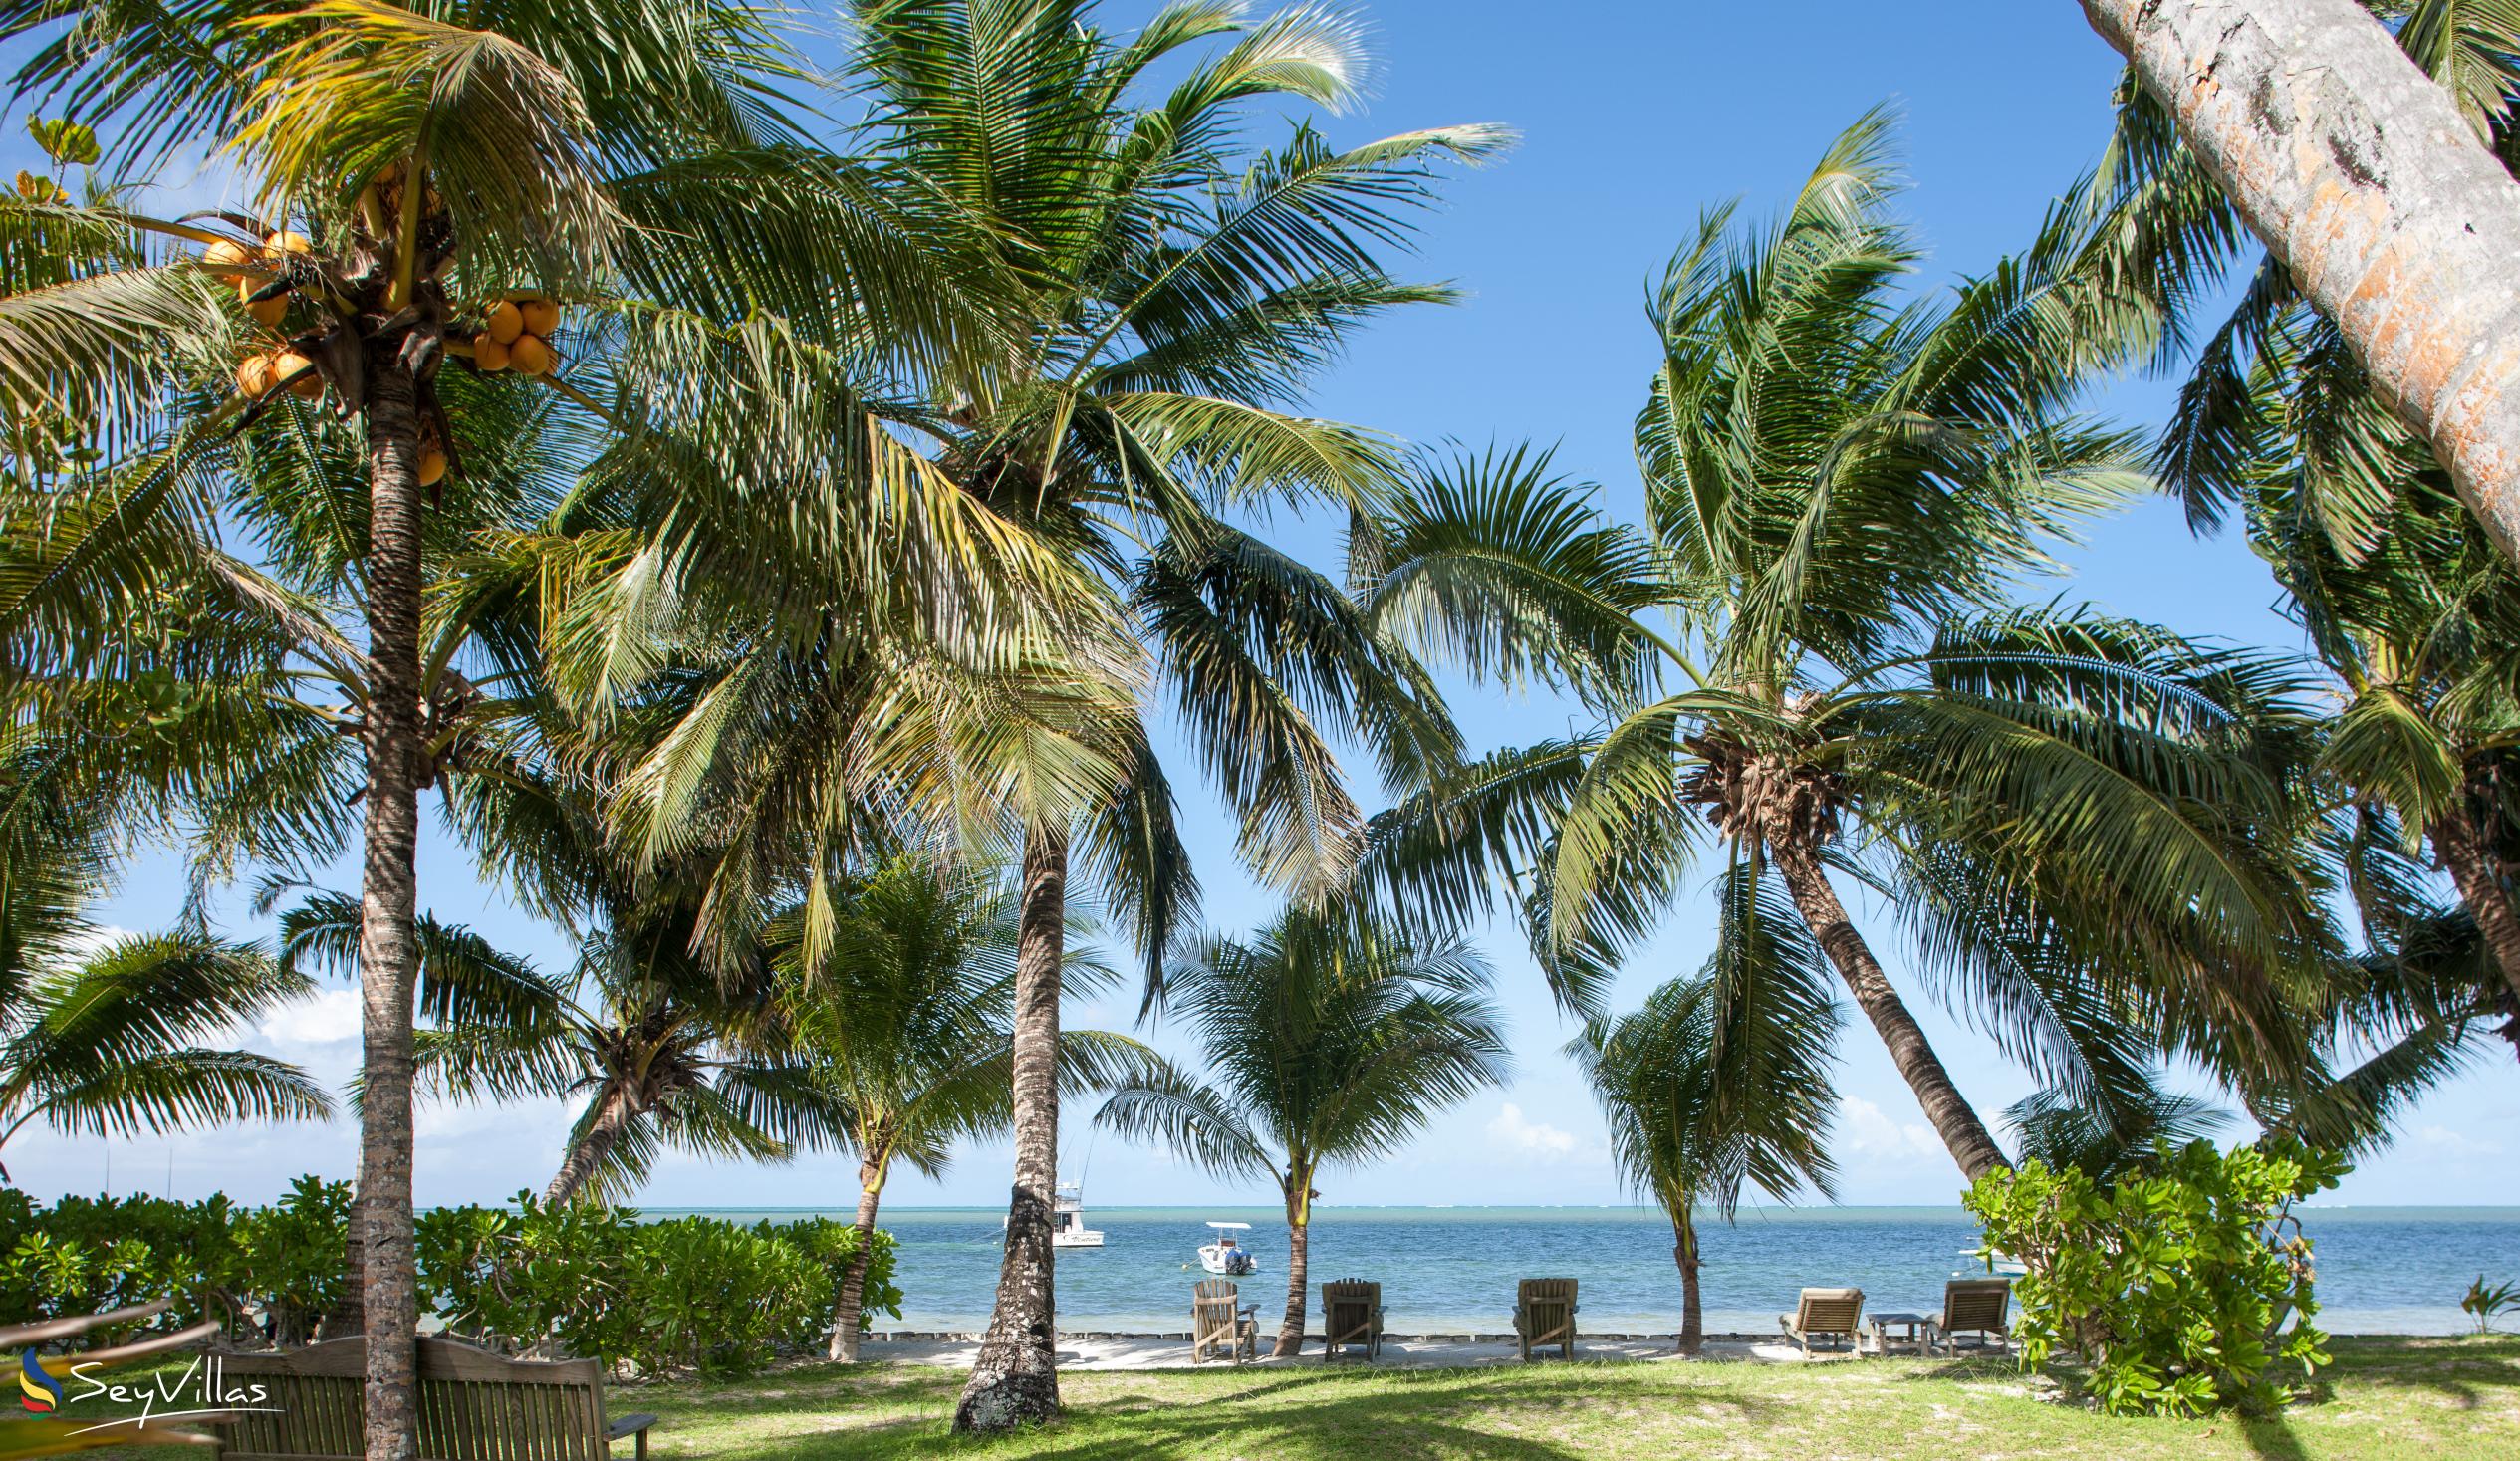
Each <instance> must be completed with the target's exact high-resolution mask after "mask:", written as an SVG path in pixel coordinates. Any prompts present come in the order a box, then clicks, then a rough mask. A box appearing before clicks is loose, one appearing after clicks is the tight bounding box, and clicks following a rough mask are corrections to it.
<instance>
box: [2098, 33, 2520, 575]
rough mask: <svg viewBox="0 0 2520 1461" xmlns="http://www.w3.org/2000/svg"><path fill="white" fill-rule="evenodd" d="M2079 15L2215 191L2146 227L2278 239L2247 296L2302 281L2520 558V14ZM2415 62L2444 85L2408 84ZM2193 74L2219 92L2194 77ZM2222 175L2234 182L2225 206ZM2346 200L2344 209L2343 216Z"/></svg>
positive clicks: (2188, 190) (2190, 182)
mask: <svg viewBox="0 0 2520 1461" xmlns="http://www.w3.org/2000/svg"><path fill="white" fill-rule="evenodd" d="M2083 10H2084V13H2085V14H2086V15H2087V16H2088V17H2090V19H2091V22H2092V25H2093V28H2094V29H2096V30H2098V31H2099V32H2100V34H2101V35H2102V36H2103V37H2105V38H2106V39H2107V40H2108V41H2109V42H2110V44H2111V45H2113V46H2115V47H2117V48H2118V50H2119V51H2120V52H2121V53H2123V54H2124V55H2125V56H2126V57H2127V59H2128V62H2129V77H2130V80H2129V83H2128V84H2127V85H2125V86H2123V87H2122V88H2121V95H2122V96H2123V97H2125V98H2127V99H2128V100H2129V101H2130V102H2134V101H2136V100H2137V98H2138V96H2139V92H2140V94H2141V99H2142V102H2141V105H2142V110H2143V111H2144V112H2146V113H2147V114H2148V117H2149V121H2148V122H2147V123H2146V130H2147V131H2149V132H2150V133H2152V135H2153V136H2154V137H2156V138H2157V139H2159V141H2160V142H2161V143H2164V144H2166V143H2168V142H2169V141H2170V140H2171V139H2172V138H2173V137H2174V138H2175V139H2176V142H2177V143H2179V144H2181V149H2182V150H2183V151H2184V152H2185V153H2186V154H2187V155H2185V156H2183V157H2181V158H2180V159H2179V160H2178V162H2177V167H2176V170H2177V171H2179V172H2181V173H2183V174H2184V180H2183V183H2182V184H2180V185H2178V190H2179V191H2180V192H2182V193H2184V194H2185V195H2186V196H2187V197H2189V198H2203V197H2205V196H2207V195H2208V194H2210V196H2211V198H2212V202H2211V203H2210V204H2209V205H2207V206H2204V207H2181V208H2179V209H2178V210H2177V212H2178V214H2179V215H2181V216H2179V217H2178V218H2177V219H2176V221H2174V222H2171V223H2170V224H2169V225H2168V227H2167V228H2166V229H2161V230H2158V231H2156V232H2155V237H2156V238H2159V239H2162V240H2164V241H2168V240H2171V239H2173V238H2175V239H2178V240H2179V242H2177V243H2175V244H2173V245H2172V247H2173V248H2184V247H2186V246H2188V245H2192V244H2195V243H2200V242H2208V241H2210V245H2211V248H2212V251H2215V252H2228V251H2229V250H2230V249H2231V248H2232V247H2234V246H2235V245H2237V244H2238V243H2239V242H2240V241H2241V240H2240V237H2239V230H2238V228H2237V227H2235V226H2234V225H2235V223H2236V222H2237V221H2238V220H2242V219H2245V220H2246V223H2247V226H2248V230H2249V232H2250V233H2251V234H2253V235H2254V236H2255V237H2256V238H2259V239H2264V240H2267V241H2268V242H2269V243H2270V244H2271V245H2272V248H2271V250H2270V253H2269V255H2268V264H2267V266H2266V268H2265V269H2263V270H2262V271H2261V273H2260V276H2259V281H2258V285H2257V288H2256V289H2255V290H2254V291H2253V293H2255V294H2256V295H2258V296H2260V297H2261V298H2263V297H2265V296H2267V295H2270V294H2281V295H2284V296H2287V297H2295V296H2296V294H2297V297H2299V298H2303V299H2307V300H2308V301H2310V302H2312V303H2314V304H2315V305H2316V306H2317V308H2318V309H2319V310H2320V312H2321V313H2322V314H2323V315H2325V316H2326V317H2327V318H2328V319H2330V320H2332V321H2333V322H2335V326H2336V329H2337V330H2338V332H2339V339H2340V343H2341V344H2342V345H2343V346H2344V347H2345V348H2346V349H2347V350H2349V351H2350V352H2351V354H2352V356H2353V359H2354V360H2355V361H2357V362H2358V363H2360V365H2361V366H2362V367H2363V368H2364V369H2366V370H2368V371H2369V372H2370V373H2371V376H2372V378H2373V380H2374V381H2375V382H2376V384H2377V386H2378V388H2379V393H2380V394H2381V396H2382V397H2383V398H2384V399H2386V400H2387V401H2389V402H2391V403H2392V404H2393V405H2394V407H2395V409H2396V411H2397V412H2398V414H2399V415H2400V416H2401V417H2402V418H2403V420H2404V421H2405V422H2406V424H2407V425H2408V426H2409V427H2411V428H2413V430H2415V431H2416V432H2417V433H2418V434H2419V435H2421V436H2422V437H2423V438H2424V439H2425V440H2426V441H2428V442H2430V443H2431V444H2432V446H2433V448H2434V449H2435V450H2436V451H2437V452H2438V453H2439V455H2440V457H2441V460H2442V461H2443V462H2444V463H2445V464H2447V467H2448V477H2449V480H2450V481H2451V483H2452V484H2453V485H2454V486H2455V488H2456V490H2457V493H2458V495H2459V497H2460V499H2461V500H2462V501H2464V502H2465V503H2466V504H2467V505H2468V506H2469V508H2470V509H2471V510H2472V511H2473V512H2474V513H2475V514H2476V515H2477V518H2478V520H2479V522H2480V523H2481V524H2482V526H2483V527H2484V529H2485V532H2486V534H2487V535H2488V537H2489V538H2490V539H2491V540H2492V541H2493V542H2494V544H2495V545H2496V546H2497V548H2498V549H2499V550H2500V551H2501V553H2502V554H2503V556H2504V557H2505V559H2506V560H2510V559H2514V558H2520V515H2515V513H2516V511H2520V510H2515V508H2514V506H2513V504H2514V503H2515V502H2520V494H2515V493H2514V492H2513V491H2512V490H2511V489H2512V484H2513V481H2514V479H2513V476H2512V473H2513V471H2514V466H2513V464H2514V463H2515V462H2520V455H2515V454H2514V453H2515V449H2520V391H2516V390H2514V389H2513V381H2512V378H2511V372H2510V370H2509V368H2508V366H2507V365H2503V364H2502V363H2501V361H2500V358H2499V357H2497V356H2496V355H2494V354H2493V346H2494V343H2495V342H2497V341H2499V340H2502V339H2505V338H2507V337H2508V336H2509V334H2510V332H2511V330H2512V327H2513V324H2514V317H2513V315H2512V313H2511V311H2512V310H2513V308H2514V307H2513V305H2512V303H2511V301H2510V300H2509V299H2508V298H2507V297H2506V295H2505V294H2504V292H2503V291H2502V288H2501V284H2500V280H2501V277H2502V272H2503V271H2502V263H2501V259H2502V255H2501V245H2500V243H2499V240H2501V239H2504V238H2508V237H2510V236H2512V235H2513V234H2515V233H2520V185H2515V184H2514V182H2513V180H2512V176H2511V172H2510V164H2511V162H2512V161H2513V159H2514V156H2515V153H2514V152H2513V150H2512V147H2511V138H2512V136H2513V131H2512V129H2511V127H2510V125H2509V120H2510V112H2509V109H2510V106H2511V98H2512V95H2513V86H2512V83H2513V77H2514V72H2513V57H2514V56H2516V55H2520V16H2515V15H2514V14H2513V13H2512V12H2511V11H2510V10H2509V9H2508V8H2507V7H2504V6H2499V5H2475V4H2470V3H2465V0H2361V3H2357V0H2283V3H2280V4H2259V3H2242V0H2215V3H2194V4H2184V5H2179V6H2176V7H2163V6H2157V5H2151V4H2142V3H2138V0H2084V4H2083ZM2409 57H2411V58H2412V59H2413V60H2414V62H2415V63H2416V65H2417V66H2418V67H2420V68H2421V69H2422V70H2423V71H2424V72H2425V73H2426V74H2427V75H2428V76H2429V77H2430V78H2431V81H2432V82H2433V83H2437V84H2438V85H2433V84H2428V83H2427V82H2426V81H2425V79H2424V77H2423V76H2416V75H2410V74H2409V73H2408V70H2407V67H2406V60H2407V59H2408V58H2409ZM2200 69H2201V71H2202V72H2203V74H2206V75H2209V76H2211V78H2212V80H2213V85H2212V86H2210V87H2200V86H2198V85H2196V84H2195V78H2196V77H2197V76H2198V74H2199V72H2200ZM2471 139H2472V141H2471ZM2152 150H2153V153H2154V155H2156V156H2158V155H2160V154H2161V152H2162V150H2164V149H2163V148H2162V147H2160V146H2156V147H2154V148H2153V149H2152ZM2214 179H2223V180H2226V181H2228V182H2229V183H2230V187H2229V190H2228V194H2227V197H2228V201H2227V202H2225V201H2223V198H2224V196H2225V194H2224V191H2223V189H2222V188H2220V187H2218V186H2215V185H2214ZM2340 198H2352V199H2356V200H2357V201H2356V204H2355V206H2354V207H2353V208H2351V209H2349V210H2348V211H2347V212H2345V213H2339V212H2338V210H2337V208H2336V206H2335V204H2334V200H2336V199H2340ZM2376 281H2386V283H2385V284H2377V283H2376ZM2444 362H2455V363H2460V364H2457V365H2444V364H2442V363H2444Z"/></svg>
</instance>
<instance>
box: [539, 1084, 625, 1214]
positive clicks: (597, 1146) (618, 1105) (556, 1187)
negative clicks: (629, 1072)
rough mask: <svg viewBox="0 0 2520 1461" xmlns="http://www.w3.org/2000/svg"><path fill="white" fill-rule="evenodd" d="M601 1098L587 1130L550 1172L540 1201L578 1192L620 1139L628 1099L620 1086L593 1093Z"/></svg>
mask: <svg viewBox="0 0 2520 1461" xmlns="http://www.w3.org/2000/svg"><path fill="white" fill-rule="evenodd" d="M596 1099H597V1100H598V1101H599V1102H600V1104H599V1105H598V1107H597V1109H596V1116H595V1119H594V1120H593V1121H592V1122H590V1123H588V1125H587V1134H586V1135H585V1136H583V1137H581V1138H579V1140H578V1143H577V1144H576V1145H575V1146H572V1147H570V1148H569V1154H568V1156H566V1157H564V1158H562V1159H561V1163H560V1170H559V1171H556V1172H554V1173H552V1176H551V1185H549V1186H547V1187H545V1188H544V1189H543V1205H544V1206H545V1207H556V1206H558V1205H559V1204H561V1203H564V1202H567V1201H570V1200H571V1199H573V1198H575V1197H576V1196H577V1195H578V1189H579V1188H581V1187H584V1186H585V1185H586V1184H587V1179H588V1178H590V1177H592V1176H594V1175H595V1173H596V1169H597V1168H599V1167H601V1166H603V1165H604V1158H605V1157H607V1156H609V1155H611V1154H612V1151H613V1147H614V1146H615V1144H616V1143H618V1142H620V1140H621V1139H622V1130H623V1128H624V1127H626V1126H628V1125H629V1124H630V1116H631V1115H632V1114H633V1113H632V1111H631V1110H630V1100H629V1098H628V1097H627V1096H624V1095H623V1094H622V1093H621V1092H620V1091H619V1090H607V1091H606V1092H605V1093H604V1094H603V1095H602V1096H598V1097H596Z"/></svg>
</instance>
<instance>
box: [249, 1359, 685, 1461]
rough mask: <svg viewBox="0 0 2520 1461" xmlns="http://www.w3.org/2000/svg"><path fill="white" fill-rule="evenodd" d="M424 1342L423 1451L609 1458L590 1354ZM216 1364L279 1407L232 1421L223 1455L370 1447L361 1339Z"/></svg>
mask: <svg viewBox="0 0 2520 1461" xmlns="http://www.w3.org/2000/svg"><path fill="white" fill-rule="evenodd" d="M419 1348H420V1354H419V1360H420V1366H419V1368H420V1374H419V1379H420V1385H419V1412H420V1413H419V1422H420V1425H419V1429H420V1456H421V1457H422V1458H423V1461H606V1458H607V1456H608V1455H609V1454H610V1448H609V1446H608V1445H607V1442H606V1439H605V1421H604V1374H603V1370H602V1368H601V1367H600V1366H599V1365H597V1363H596V1362H595V1361H594V1360H592V1359H560V1360H537V1359H509V1358H506V1357H504V1356H502V1355H498V1354H492V1353H490V1352H488V1351H487V1350H483V1349H476V1348H473V1347H472V1346H471V1345H469V1344H458V1343H456V1342H454V1341H453V1340H451V1339H422V1340H420V1345H419ZM220 1365H221V1368H222V1369H223V1370H224V1372H225V1374H226V1375H227V1377H228V1378H229V1379H230V1380H232V1381H236V1382H238V1383H241V1384H260V1385H262V1386H263V1387H264V1388H265V1389H266V1390H267V1391H268V1398H266V1399H265V1400H264V1401H263V1402H262V1403H263V1404H265V1405H268V1406H272V1407H275V1410H276V1413H248V1414H245V1415H242V1416H240V1417H238V1419H237V1420H236V1422H235V1423H234V1424H232V1425H230V1426H229V1427H227V1436H226V1443H225V1444H224V1445H223V1446H221V1447H220V1451H219V1454H220V1455H221V1456H223V1457H225V1458H226V1461H276V1458H281V1457H287V1458H292V1461H308V1458H323V1461H361V1458H362V1457H363V1456H364V1455H365V1453H366V1445H365V1442H364V1438H363V1434H362V1423H363V1415H364V1406H363V1404H362V1398H363V1395H364V1393H365V1386H366V1383H367V1368H368V1345H367V1341H366V1340H365V1339H360V1338H359V1337H357V1336H352V1337H350V1338H347V1339H329V1340H327V1341H325V1342H324V1343H321V1344H310V1345H308V1346H307V1347H306V1348H304V1349H300V1350H298V1351H296V1352H295V1353H289V1354H237V1355H231V1356H224V1357H222V1359H221V1360H220ZM641 1449H642V1450H644V1447H642V1448H641Z"/></svg>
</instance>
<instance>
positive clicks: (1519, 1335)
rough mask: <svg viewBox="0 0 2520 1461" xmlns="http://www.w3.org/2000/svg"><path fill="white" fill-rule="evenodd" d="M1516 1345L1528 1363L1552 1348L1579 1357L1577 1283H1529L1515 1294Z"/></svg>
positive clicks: (1557, 1280)
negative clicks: (1536, 1352) (1536, 1351)
mask: <svg viewBox="0 0 2520 1461" xmlns="http://www.w3.org/2000/svg"><path fill="white" fill-rule="evenodd" d="M1514 1342H1515V1345H1516V1346H1517V1347H1518V1348H1520V1349H1521V1350H1522V1356H1523V1358H1525V1359H1529V1358H1530V1357H1531V1351H1532V1350H1533V1349H1535V1348H1541V1349H1545V1348H1547V1347H1548V1346H1550V1345H1551V1344H1555V1345H1557V1346H1558V1352H1559V1353H1560V1354H1561V1355H1563V1356H1564V1357H1566V1358H1568V1359H1573V1358H1574V1357H1575V1280H1573V1279H1525V1280H1523V1281H1522V1283H1521V1284H1520V1285H1518V1286H1516V1288H1515V1290H1514Z"/></svg>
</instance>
